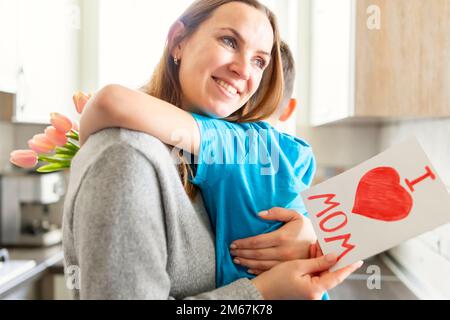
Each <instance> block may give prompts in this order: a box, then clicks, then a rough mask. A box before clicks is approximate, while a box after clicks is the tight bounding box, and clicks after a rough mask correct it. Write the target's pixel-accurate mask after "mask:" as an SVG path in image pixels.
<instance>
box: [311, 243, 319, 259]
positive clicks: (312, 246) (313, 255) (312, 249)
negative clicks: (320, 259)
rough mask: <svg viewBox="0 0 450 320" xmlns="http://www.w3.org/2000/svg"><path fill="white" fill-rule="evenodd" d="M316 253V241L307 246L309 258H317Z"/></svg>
mask: <svg viewBox="0 0 450 320" xmlns="http://www.w3.org/2000/svg"><path fill="white" fill-rule="evenodd" d="M316 254H317V245H316V243H313V244H311V246H310V247H309V258H310V259H313V258H317V256H316Z"/></svg>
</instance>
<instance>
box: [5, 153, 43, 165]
mask: <svg viewBox="0 0 450 320" xmlns="http://www.w3.org/2000/svg"><path fill="white" fill-rule="evenodd" d="M9 161H10V162H11V163H12V164H14V165H16V166H18V167H21V168H24V169H31V168H34V167H35V166H36V165H37V163H38V155H37V153H36V152H34V151H33V150H16V151H13V152H11V154H10V158H9Z"/></svg>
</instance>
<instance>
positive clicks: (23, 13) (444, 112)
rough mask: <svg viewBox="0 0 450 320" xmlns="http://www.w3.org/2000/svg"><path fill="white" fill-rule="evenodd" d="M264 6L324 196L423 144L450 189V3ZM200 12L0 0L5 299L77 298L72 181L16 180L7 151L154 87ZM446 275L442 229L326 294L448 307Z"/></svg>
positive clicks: (447, 244) (377, 0) (132, 1)
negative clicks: (70, 219)
mask: <svg viewBox="0 0 450 320" xmlns="http://www.w3.org/2000/svg"><path fill="white" fill-rule="evenodd" d="M262 2H263V3H265V4H266V5H268V6H269V7H270V8H271V9H273V11H275V13H276V14H277V16H278V19H279V24H280V27H281V32H282V37H283V39H284V40H285V41H286V42H287V43H288V44H289V45H290V47H291V49H292V51H293V53H294V55H295V60H296V67H297V81H296V86H295V93H294V95H295V98H297V100H298V103H299V108H298V111H297V113H296V116H295V117H293V119H292V121H290V122H289V123H287V124H286V125H285V127H284V130H285V131H286V132H288V133H291V134H295V135H298V136H299V137H302V138H305V139H306V140H307V141H309V142H310V143H311V145H312V146H313V148H314V151H315V154H316V157H317V161H318V165H319V168H318V174H317V177H316V182H315V183H318V182H320V181H323V180H325V179H328V178H330V177H333V176H335V175H337V174H339V173H341V172H343V171H345V170H347V169H349V168H351V167H353V166H355V165H357V164H359V163H361V162H363V161H365V160H367V159H369V158H371V157H372V156H374V155H376V154H378V153H379V152H381V151H383V150H385V149H386V148H388V147H389V146H391V145H393V144H396V143H397V142H401V141H403V140H404V139H405V138H407V137H409V136H411V135H415V136H416V137H417V138H418V139H419V140H420V142H421V144H422V146H423V147H424V148H425V151H426V152H427V154H428V156H429V158H430V160H431V162H432V163H433V165H434V166H435V169H436V170H437V172H438V173H439V175H440V177H441V178H442V179H443V181H444V183H445V184H446V185H447V186H449V188H450V166H449V165H448V164H449V161H450V144H449V143H448V139H449V137H450V118H449V117H450V0H396V1H392V0H371V1H369V0H339V1H332V0H264V1H262ZM190 3H191V0H167V1H158V2H157V3H156V2H155V1H151V0H0V205H1V207H0V248H5V249H7V250H4V251H1V252H2V254H1V255H0V298H1V299H65V298H70V292H69V291H68V290H67V288H66V286H65V283H64V279H63V268H62V249H61V245H60V240H61V233H60V226H61V217H62V204H63V201H64V194H65V187H66V186H67V177H68V175H67V173H63V174H50V175H36V174H32V173H23V170H15V169H13V168H12V166H11V165H10V164H9V154H10V152H11V151H12V150H15V149H22V148H25V149H26V148H28V147H27V140H28V139H29V138H30V137H32V136H33V135H34V134H36V133H40V132H43V130H44V129H45V128H46V126H47V125H49V113H50V112H59V113H63V114H65V115H67V116H69V117H71V118H73V119H76V118H77V115H76V112H75V110H74V108H73V103H72V95H73V93H74V92H75V91H77V90H82V91H85V92H95V91H97V90H99V89H100V88H101V87H102V86H104V85H106V84H109V83H118V84H122V85H125V86H128V87H132V88H138V87H140V86H141V85H143V84H144V83H145V82H146V81H148V80H149V79H150V76H151V74H152V72H153V68H154V67H155V65H156V64H157V62H158V61H159V58H160V56H161V54H162V49H163V46H164V44H165V38H166V35H167V32H168V30H169V27H170V25H171V24H172V23H173V22H174V21H175V19H176V18H177V17H178V16H179V15H180V14H181V13H182V11H184V9H185V8H186V7H187V6H188V5H189V4H190ZM2 261H3V262H2ZM370 267H372V268H370ZM374 275H375V276H377V275H379V276H380V277H379V279H378V278H373V276H374ZM449 275H450V225H446V226H443V227H441V228H439V229H436V230H434V231H432V232H429V233H427V234H424V235H422V236H420V237H418V238H416V239H412V240H410V241H407V242H405V243H403V244H402V245H400V246H398V247H396V248H394V249H392V250H389V251H388V252H385V253H383V254H381V255H379V256H377V257H374V258H373V259H371V260H369V261H367V262H366V264H365V266H364V267H363V268H362V269H361V270H360V271H359V274H356V275H354V276H352V277H351V278H350V279H349V280H347V281H346V282H345V283H344V284H343V285H342V286H340V287H339V288H337V289H335V290H333V291H332V292H331V293H330V294H331V297H332V299H432V298H437V299H449V298H450V277H449ZM374 279H375V280H374ZM377 279H378V280H380V283H377V281H376V280H377ZM371 283H372V285H370V284H371ZM377 284H379V286H378V285H377Z"/></svg>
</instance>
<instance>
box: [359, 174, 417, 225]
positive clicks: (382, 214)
mask: <svg viewBox="0 0 450 320" xmlns="http://www.w3.org/2000/svg"><path fill="white" fill-rule="evenodd" d="M412 205H413V199H412V197H411V195H410V194H409V193H408V192H407V191H406V189H405V188H403V187H402V186H401V185H400V175H399V174H398V172H397V171H396V170H395V169H394V168H389V167H380V168H375V169H373V170H371V171H369V172H367V173H366V174H365V175H364V176H363V177H362V179H361V181H360V182H359V185H358V189H357V191H356V198H355V205H354V207H353V210H352V213H355V214H359V215H362V216H365V217H367V218H370V219H376V220H382V221H388V222H391V221H399V220H403V219H405V218H406V217H407V216H408V215H409V213H410V212H411V209H412Z"/></svg>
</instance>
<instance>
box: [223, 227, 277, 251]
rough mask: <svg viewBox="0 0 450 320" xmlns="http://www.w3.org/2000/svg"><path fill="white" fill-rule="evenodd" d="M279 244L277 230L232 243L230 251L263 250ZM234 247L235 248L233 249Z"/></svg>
mask: <svg viewBox="0 0 450 320" xmlns="http://www.w3.org/2000/svg"><path fill="white" fill-rule="evenodd" d="M279 244H280V240H279V238H278V230H277V231H273V232H270V233H265V234H260V235H258V236H255V237H250V238H245V239H240V240H236V241H234V242H233V243H232V244H231V246H230V248H231V249H264V248H270V247H275V246H278V245H279ZM234 246H235V247H234Z"/></svg>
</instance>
